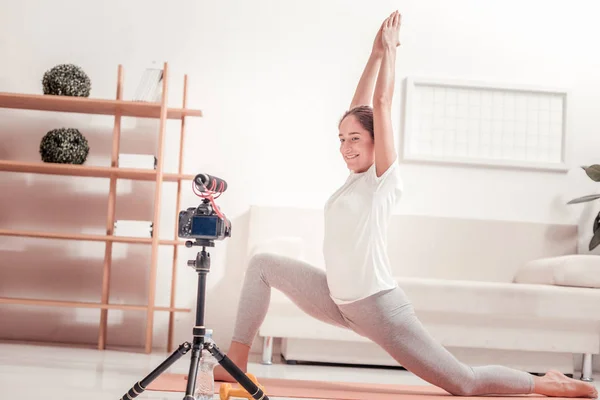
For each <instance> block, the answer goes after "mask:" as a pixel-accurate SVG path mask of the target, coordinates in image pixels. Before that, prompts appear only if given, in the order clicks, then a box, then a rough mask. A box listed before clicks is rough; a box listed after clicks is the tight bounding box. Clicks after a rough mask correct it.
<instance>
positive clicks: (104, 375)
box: [0, 343, 600, 400]
mask: <svg viewBox="0 0 600 400" xmlns="http://www.w3.org/2000/svg"><path fill="white" fill-rule="evenodd" d="M164 358H165V354H159V353H156V354H151V355H146V354H141V353H132V352H127V351H98V350H95V349H85V348H69V347H59V346H48V345H28V344H15V343H0V398H1V399H19V400H34V399H35V400H39V399H44V400H54V399H61V400H71V399H72V400H75V399H77V400H80V399H85V400H111V399H112V400H118V399H121V397H122V396H123V395H124V394H125V393H126V392H127V390H129V388H130V387H131V386H132V385H133V384H134V383H135V382H137V381H139V380H140V379H141V378H143V377H144V376H145V375H146V374H147V373H148V372H150V371H151V370H152V369H154V368H155V367H156V366H157V365H158V364H160V363H161V362H162V361H163V360H164ZM252 361H253V362H251V364H250V365H249V372H252V373H254V374H255V375H258V376H265V377H274V378H289V379H312V380H319V379H325V378H326V379H327V380H330V381H351V382H378V383H403V384H407V385H424V384H426V383H425V382H424V381H422V380H421V379H419V378H417V377H415V376H413V375H411V374H410V373H408V372H406V371H404V370H400V369H380V368H355V367H331V366H306V365H295V366H293V365H285V364H280V363H275V364H273V365H270V366H267V365H262V364H260V363H259V362H257V361H254V360H252ZM188 366H189V357H183V358H182V359H180V360H179V361H178V362H177V363H176V364H175V365H173V366H172V367H171V369H170V370H169V372H176V373H187V369H188ZM594 378H595V382H594V384H595V385H596V386H597V387H599V388H600V376H598V375H597V374H596V375H595V377H594ZM137 398H138V399H164V400H172V399H178V400H181V399H182V398H183V395H182V393H163V392H150V391H146V392H144V393H143V394H142V395H141V396H139V397H137ZM215 399H218V396H217V395H215ZM273 400H284V399H283V398H277V399H273ZM286 400H288V399H286ZM305 400H306V399H305Z"/></svg>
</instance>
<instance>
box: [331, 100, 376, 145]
mask: <svg viewBox="0 0 600 400" xmlns="http://www.w3.org/2000/svg"><path fill="white" fill-rule="evenodd" d="M349 115H354V116H355V117H356V119H357V120H358V122H359V123H360V125H361V126H362V127H363V128H364V129H366V130H367V131H369V133H370V134H371V139H373V140H375V133H374V131H373V108H371V107H370V106H364V105H363V106H356V107H354V108H352V109H350V110H348V111H346V112H345V113H344V116H343V117H342V118H341V119H340V123H339V124H338V128H339V126H340V125H341V124H342V121H343V120H344V119H345V118H346V117H347V116H349Z"/></svg>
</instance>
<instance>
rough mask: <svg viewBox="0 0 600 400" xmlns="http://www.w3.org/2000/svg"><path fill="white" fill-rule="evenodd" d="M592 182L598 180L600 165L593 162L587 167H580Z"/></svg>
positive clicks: (599, 180) (599, 178) (599, 177)
mask: <svg viewBox="0 0 600 400" xmlns="http://www.w3.org/2000/svg"><path fill="white" fill-rule="evenodd" d="M581 168H583V170H584V171H585V173H586V174H587V176H589V177H590V179H591V180H593V181H594V182H600V165H599V164H594V165H590V166H589V167H581Z"/></svg>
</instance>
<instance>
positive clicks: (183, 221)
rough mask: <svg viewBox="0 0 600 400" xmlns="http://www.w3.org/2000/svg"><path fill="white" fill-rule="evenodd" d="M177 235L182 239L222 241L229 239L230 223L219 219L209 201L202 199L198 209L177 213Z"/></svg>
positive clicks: (224, 219)
mask: <svg viewBox="0 0 600 400" xmlns="http://www.w3.org/2000/svg"><path fill="white" fill-rule="evenodd" d="M178 235H179V237H182V238H191V239H206V240H223V239H225V238H228V237H231V222H230V221H229V220H228V219H227V218H225V217H223V218H221V217H220V216H219V215H218V214H217V213H216V212H215V210H214V209H213V207H212V205H211V204H210V201H209V200H208V199H204V200H203V202H202V203H201V204H200V205H199V206H198V207H195V208H194V207H190V208H188V209H187V210H184V211H180V212H179V225H178Z"/></svg>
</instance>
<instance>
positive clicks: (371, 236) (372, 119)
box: [215, 11, 597, 397]
mask: <svg viewBox="0 0 600 400" xmlns="http://www.w3.org/2000/svg"><path fill="white" fill-rule="evenodd" d="M400 25H401V16H400V14H399V13H398V12H397V11H395V12H393V13H392V14H391V15H390V16H389V17H388V18H386V19H385V21H384V22H383V24H382V25H381V27H380V29H379V32H378V33H377V35H376V38H375V41H374V43H373V49H372V53H371V56H370V58H369V61H368V63H367V65H366V68H365V70H364V72H363V74H362V76H361V78H360V82H359V84H358V88H357V90H356V93H355V95H354V98H353V99H352V103H351V107H350V111H348V112H347V113H346V114H345V115H344V116H343V117H342V120H341V122H340V125H339V138H340V152H341V154H342V156H343V158H344V161H345V162H346V164H347V166H348V168H349V170H350V174H349V177H348V179H347V180H346V182H345V183H344V185H343V186H342V187H341V188H339V189H338V190H337V191H336V192H335V193H334V194H333V195H332V196H331V198H330V199H329V200H328V201H327V203H326V205H325V237H324V243H323V252H324V256H325V263H326V272H323V271H322V270H320V269H317V268H315V267H314V266H312V265H308V264H306V263H303V262H301V261H298V260H294V259H290V258H286V257H281V256H276V255H272V254H259V255H256V256H254V257H253V258H252V260H251V261H250V263H249V265H248V269H247V272H246V277H245V281H244V286H243V289H242V294H241V298H240V302H239V308H238V314H237V320H236V325H235V330H234V334H233V340H232V343H231V346H230V349H229V352H228V354H227V355H228V357H229V358H230V359H231V360H232V361H233V362H235V363H236V364H237V365H238V366H239V367H240V368H241V369H242V370H243V371H246V368H247V364H248V353H249V351H250V346H251V345H252V342H253V340H254V338H255V336H256V334H257V332H258V329H259V327H260V325H261V323H262V321H263V320H264V317H265V315H266V312H267V309H268V306H269V299H270V294H271V287H274V288H277V289H278V290H280V291H281V292H283V293H284V294H285V295H287V296H288V297H289V298H290V299H291V300H292V301H293V302H294V303H295V304H296V305H298V307H300V309H302V310H303V311H304V312H306V313H307V314H309V315H311V316H313V317H314V318H317V319H319V320H321V321H324V322H327V323H330V324H333V325H336V326H340V327H343V328H347V329H352V330H354V331H355V332H357V333H358V334H360V335H362V336H364V337H367V338H369V339H370V340H372V341H373V342H375V343H377V344H378V345H379V346H381V347H382V348H383V349H384V350H385V351H387V352H388V353H389V354H390V355H391V356H392V357H394V359H396V360H397V361H398V362H399V363H400V364H401V365H402V366H404V367H405V368H406V369H407V370H409V371H411V372H413V373H414V374H416V375H417V376H419V377H421V378H422V379H423V380H425V381H427V382H429V383H431V384H433V385H436V386H438V387H441V388H442V389H444V390H446V391H447V392H449V393H451V394H453V395H462V396H475V395H485V394H505V395H507V394H529V393H537V394H543V395H547V396H560V397H597V392H596V390H595V388H594V387H593V386H592V385H590V384H588V383H585V382H581V381H578V380H575V379H570V378H568V377H566V376H564V375H563V374H561V373H560V372H556V371H551V372H549V373H548V374H546V375H545V376H544V377H537V376H533V375H531V374H528V373H526V372H522V371H517V370H513V369H510V368H506V367H503V366H483V367H473V368H472V367H469V366H467V365H465V364H463V363H461V362H459V361H458V360H457V359H456V358H455V357H454V356H452V355H451V354H450V353H449V352H448V351H447V350H446V349H445V348H443V347H442V346H441V345H440V344H438V343H437V342H435V341H434V340H433V338H432V337H431V336H430V335H429V334H428V332H427V331H425V329H424V328H423V326H422V325H421V323H420V321H419V320H418V319H417V317H416V316H415V313H414V310H413V307H412V305H411V303H410V302H409V300H408V299H407V297H406V295H405V294H404V292H403V291H402V289H401V288H399V287H398V285H397V283H396V282H395V280H394V279H393V278H392V276H391V274H390V269H389V265H388V264H389V261H388V258H387V254H386V242H387V225H388V220H389V217H390V215H391V213H392V208H393V206H394V205H395V204H396V202H397V200H398V199H399V197H400V194H401V190H402V185H401V179H400V176H399V165H398V163H397V161H396V160H397V155H396V151H395V146H394V139H393V132H392V124H391V105H392V96H393V91H394V73H395V62H396V48H397V46H399V44H400V43H399V31H400ZM375 76H377V81H376V84H375ZM374 84H375V87H374ZM373 91H374V93H373ZM371 103H372V104H373V106H372V108H371V106H370V104H371ZM215 379H216V380H218V381H233V378H231V377H230V376H229V374H228V373H227V372H226V371H224V370H223V368H222V367H221V366H217V368H215Z"/></svg>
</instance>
